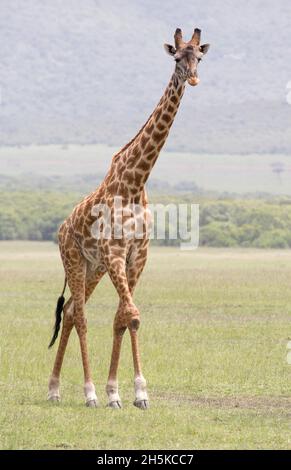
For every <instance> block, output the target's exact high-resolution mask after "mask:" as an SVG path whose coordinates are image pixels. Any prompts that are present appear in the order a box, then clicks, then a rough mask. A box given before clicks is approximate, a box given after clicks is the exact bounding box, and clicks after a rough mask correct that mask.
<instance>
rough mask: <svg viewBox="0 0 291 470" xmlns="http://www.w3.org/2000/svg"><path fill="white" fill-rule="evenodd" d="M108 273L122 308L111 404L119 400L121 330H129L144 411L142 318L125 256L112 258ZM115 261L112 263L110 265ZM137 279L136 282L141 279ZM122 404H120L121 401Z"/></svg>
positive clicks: (137, 401)
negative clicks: (139, 337)
mask: <svg viewBox="0 0 291 470" xmlns="http://www.w3.org/2000/svg"><path fill="white" fill-rule="evenodd" d="M108 258H109V259H108V261H107V270H108V273H109V275H110V278H111V280H112V282H113V284H114V286H115V288H116V290H117V292H118V294H119V299H120V303H119V308H118V312H117V318H116V320H115V325H116V329H115V330H116V331H115V332H114V341H113V350H112V356H111V366H110V371H109V379H108V389H107V390H108V392H109V393H108V395H109V400H110V399H111V397H115V398H117V397H119V395H118V388H117V379H116V373H117V367H118V361H119V354H120V348H121V341H122V335H118V334H117V333H118V331H117V330H118V328H119V330H120V328H122V329H123V330H124V331H125V329H126V328H128V329H129V332H130V336H131V344H132V354H133V364H134V377H135V381H134V384H135V401H134V405H135V406H137V407H138V408H141V409H146V408H148V396H147V392H146V383H145V380H144V378H143V375H142V372H141V361H140V355H139V347H138V340H137V330H138V327H139V324H140V319H139V317H140V315H139V311H138V309H137V307H136V306H135V305H134V303H133V300H132V291H133V286H130V284H129V278H128V276H127V274H128V273H127V272H126V266H125V259H124V257H122V256H119V257H118V256H116V255H115V256H114V257H111V259H110V256H108ZM110 261H111V262H110ZM137 277H138V276H137V275H135V281H136V279H137ZM112 401H116V400H112ZM117 401H118V400H117Z"/></svg>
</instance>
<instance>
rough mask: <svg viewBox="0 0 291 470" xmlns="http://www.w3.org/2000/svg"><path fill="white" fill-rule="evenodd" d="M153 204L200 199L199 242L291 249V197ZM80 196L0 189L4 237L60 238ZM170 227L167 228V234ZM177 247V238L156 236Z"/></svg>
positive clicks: (173, 199)
mask: <svg viewBox="0 0 291 470" xmlns="http://www.w3.org/2000/svg"><path fill="white" fill-rule="evenodd" d="M150 199H151V202H152V203H165V204H170V203H171V204H179V203H194V204H197V203H199V206H200V207H199V224H200V246H213V247H256V248H291V198H286V197H285V198H284V197H282V198H278V197H273V198H270V197H268V198H267V197H266V198H265V199H264V198H262V197H261V198H258V199H247V198H245V199H243V198H241V199H240V198H236V199H230V198H228V197H227V196H225V197H219V198H212V199H211V198H208V197H205V196H201V197H199V196H197V195H187V196H179V197H178V196H165V195H162V196H159V195H157V194H155V195H153V196H152V197H151V198H150ZM79 200H80V195H79V194H77V193H75V192H72V193H64V192H56V191H0V240H54V241H55V240H56V233H57V230H58V227H59V226H60V224H61V223H62V222H63V220H64V219H65V218H66V217H67V216H68V215H69V214H70V212H71V211H72V208H73V207H74V205H75V204H76V203H77V202H78V201H79ZM168 232H169V226H167V227H166V233H168ZM152 243H153V244H158V245H168V246H169V245H178V244H179V243H180V241H179V240H171V239H169V238H167V236H166V239H165V240H152Z"/></svg>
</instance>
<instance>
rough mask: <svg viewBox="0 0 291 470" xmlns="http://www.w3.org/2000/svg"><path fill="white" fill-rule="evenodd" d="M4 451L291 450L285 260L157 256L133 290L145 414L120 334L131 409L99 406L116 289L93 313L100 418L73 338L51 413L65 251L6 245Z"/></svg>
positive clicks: (102, 296) (106, 289)
mask: <svg viewBox="0 0 291 470" xmlns="http://www.w3.org/2000/svg"><path fill="white" fill-rule="evenodd" d="M0 280H1V282H0V336H1V363H0V397H1V398H0V416H1V423H0V447H1V448H2V449H64V448H68V449H125V448H133V449H146V448H149V449H162V448H164V449H167V448H169V449H170V448H173V449H178V448H184V449H190V448H191V449H193V448H204V449H208V448H210V449H214V448H219V449H225V448H231V449H238V448H251V449H262V448H277V449H279V448H280V449H282V448H291V434H290V418H291V396H290V390H291V366H290V365H288V364H287V362H286V344H287V340H288V336H290V335H291V328H290V314H291V252H290V251H255V250H221V249H220V250H218V249H207V250H206V249H199V250H198V251H196V252H181V251H179V250H177V249H165V248H163V249H156V248H151V250H150V257H149V261H148V264H147V267H146V269H145V272H144V274H143V276H142V278H141V281H140V283H139V286H138V288H137V291H136V296H135V299H136V303H137V305H138V306H139V307H140V310H141V314H142V326H141V329H140V342H141V349H142V359H143V369H144V375H145V377H146V378H147V381H148V389H149V394H150V399H151V408H150V410H148V411H147V412H142V411H140V410H138V409H136V408H135V407H133V406H132V401H133V399H134V394H133V370H132V358H131V351H130V344H129V338H128V335H126V338H125V342H124V347H123V351H122V358H121V365H120V373H119V382H120V393H121V398H122V400H123V405H124V408H123V410H121V411H117V410H111V409H107V408H105V405H106V394H105V391H104V389H105V384H106V379H107V372H108V366H109V359H110V350H111V336H112V320H113V317H114V313H115V310H116V306H117V300H118V299H117V295H116V293H115V291H114V290H113V288H112V286H111V284H110V283H109V281H108V279H104V280H103V281H102V282H101V283H100V285H99V286H98V287H97V289H96V291H95V293H94V295H93V296H92V299H91V300H90V302H89V303H88V305H87V310H86V311H87V313H88V323H89V333H88V341H89V350H90V356H91V364H92V369H93V371H94V374H93V376H94V381H95V385H96V389H97V394H98V397H99V400H100V403H101V407H100V408H99V409H87V408H85V406H84V403H83V401H84V399H83V390H82V388H83V384H82V367H81V360H80V352H79V345H78V341H77V337H76V334H75V332H74V333H73V334H72V337H71V340H70V343H69V347H68V351H67V354H66V357H65V361H64V367H63V373H62V384H61V393H62V402H61V403H60V404H59V405H57V406H55V405H52V404H50V403H48V402H47V401H46V393H47V381H48V377H49V374H50V372H51V367H52V364H53V360H54V355H55V349H54V350H52V351H51V350H50V351H48V349H47V345H48V342H49V339H50V335H51V330H52V325H53V311H54V308H55V303H56V298H57V297H58V295H59V294H60V291H61V289H62V285H63V270H62V265H61V261H60V259H59V255H58V252H57V247H56V246H54V245H53V244H50V243H33V242H31V243H29V242H21V243H20V242H1V243H0Z"/></svg>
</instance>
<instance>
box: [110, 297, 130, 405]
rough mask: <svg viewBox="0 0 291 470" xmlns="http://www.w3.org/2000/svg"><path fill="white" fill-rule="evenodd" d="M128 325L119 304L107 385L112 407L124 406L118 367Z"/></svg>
mask: <svg viewBox="0 0 291 470" xmlns="http://www.w3.org/2000/svg"><path fill="white" fill-rule="evenodd" d="M125 330H126V325H124V322H122V309H121V304H119V307H118V310H117V312H116V315H115V319H114V324H113V347H112V353H111V362H110V369H109V375H108V380H107V385H106V393H107V395H108V406H109V407H111V408H122V403H121V399H120V396H119V392H118V380H117V369H118V364H119V357H120V350H121V344H122V339H123V335H124V332H125Z"/></svg>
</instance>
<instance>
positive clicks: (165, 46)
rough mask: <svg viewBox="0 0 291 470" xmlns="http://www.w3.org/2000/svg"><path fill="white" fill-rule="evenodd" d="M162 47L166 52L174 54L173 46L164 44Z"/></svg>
mask: <svg viewBox="0 0 291 470" xmlns="http://www.w3.org/2000/svg"><path fill="white" fill-rule="evenodd" d="M164 49H165V51H166V53H167V54H169V55H171V56H174V55H175V54H176V49H175V48H174V46H171V45H170V44H164Z"/></svg>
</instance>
